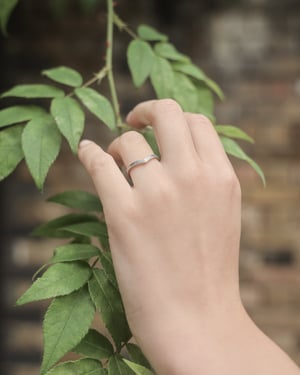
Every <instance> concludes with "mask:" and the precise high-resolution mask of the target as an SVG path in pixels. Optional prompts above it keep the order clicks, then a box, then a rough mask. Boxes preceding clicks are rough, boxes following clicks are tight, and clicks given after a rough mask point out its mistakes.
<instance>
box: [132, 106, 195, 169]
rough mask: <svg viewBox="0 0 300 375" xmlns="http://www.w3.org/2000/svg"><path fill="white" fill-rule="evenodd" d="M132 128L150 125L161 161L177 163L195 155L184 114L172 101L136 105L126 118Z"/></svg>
mask: <svg viewBox="0 0 300 375" xmlns="http://www.w3.org/2000/svg"><path fill="white" fill-rule="evenodd" d="M127 122H128V124H129V125H131V126H132V127H134V128H138V129H141V128H144V127H145V126H147V125H151V126H152V127H153V129H154V133H155V137H156V140H157V143H158V146H159V149H160V153H161V157H162V160H166V159H172V160H175V161H176V162H178V160H179V157H180V159H182V158H183V159H185V157H186V156H191V155H195V153H196V150H195V147H194V143H193V140H192V136H191V132H190V130H189V126H188V124H187V121H186V118H185V116H184V113H183V111H182V109H181V107H180V106H179V104H177V103H176V102H175V101H174V100H172V99H161V100H150V101H146V102H143V103H140V104H138V105H137V106H136V107H135V108H134V109H133V110H132V111H131V112H130V113H129V115H128V116H127Z"/></svg>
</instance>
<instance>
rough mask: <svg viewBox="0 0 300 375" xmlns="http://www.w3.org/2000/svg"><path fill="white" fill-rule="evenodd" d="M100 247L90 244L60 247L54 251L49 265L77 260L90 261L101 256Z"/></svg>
mask: <svg viewBox="0 0 300 375" xmlns="http://www.w3.org/2000/svg"><path fill="white" fill-rule="evenodd" d="M100 254H101V252H100V250H99V249H98V247H96V246H93V245H89V244H80V243H70V244H67V245H64V246H59V247H57V248H56V249H55V250H54V254H53V257H52V258H51V259H50V260H49V263H59V262H73V261H75V260H88V259H90V258H92V257H97V256H100Z"/></svg>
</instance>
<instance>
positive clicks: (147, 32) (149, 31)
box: [137, 25, 168, 42]
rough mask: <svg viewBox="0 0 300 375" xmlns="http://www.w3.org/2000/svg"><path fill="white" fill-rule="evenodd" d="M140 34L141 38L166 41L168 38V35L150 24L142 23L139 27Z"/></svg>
mask: <svg viewBox="0 0 300 375" xmlns="http://www.w3.org/2000/svg"><path fill="white" fill-rule="evenodd" d="M137 32H138V36H139V37H140V38H141V39H144V40H149V41H159V42H166V41H167V40H168V37H167V35H165V34H162V33H160V32H159V31H157V30H155V29H154V28H153V27H151V26H148V25H140V26H139V27H138V29H137Z"/></svg>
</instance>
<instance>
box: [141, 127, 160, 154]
mask: <svg viewBox="0 0 300 375" xmlns="http://www.w3.org/2000/svg"><path fill="white" fill-rule="evenodd" d="M143 136H144V137H145V139H146V141H147V142H148V143H149V145H150V146H151V148H152V150H153V152H154V153H155V154H156V155H160V150H159V148H158V145H157V142H156V138H155V135H154V133H153V129H152V128H146V129H145V130H144V131H143Z"/></svg>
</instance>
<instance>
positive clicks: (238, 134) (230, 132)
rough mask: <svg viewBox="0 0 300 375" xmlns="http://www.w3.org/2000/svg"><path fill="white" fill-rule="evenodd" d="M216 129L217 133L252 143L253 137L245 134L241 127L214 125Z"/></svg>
mask: <svg viewBox="0 0 300 375" xmlns="http://www.w3.org/2000/svg"><path fill="white" fill-rule="evenodd" d="M215 129H216V131H217V132H218V134H221V135H225V136H226V137H230V138H236V139H242V140H243V141H247V142H250V143H254V139H253V138H251V137H250V136H249V135H248V134H246V133H245V132H244V131H243V130H242V129H240V128H237V127H236V126H232V125H216V126H215Z"/></svg>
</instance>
